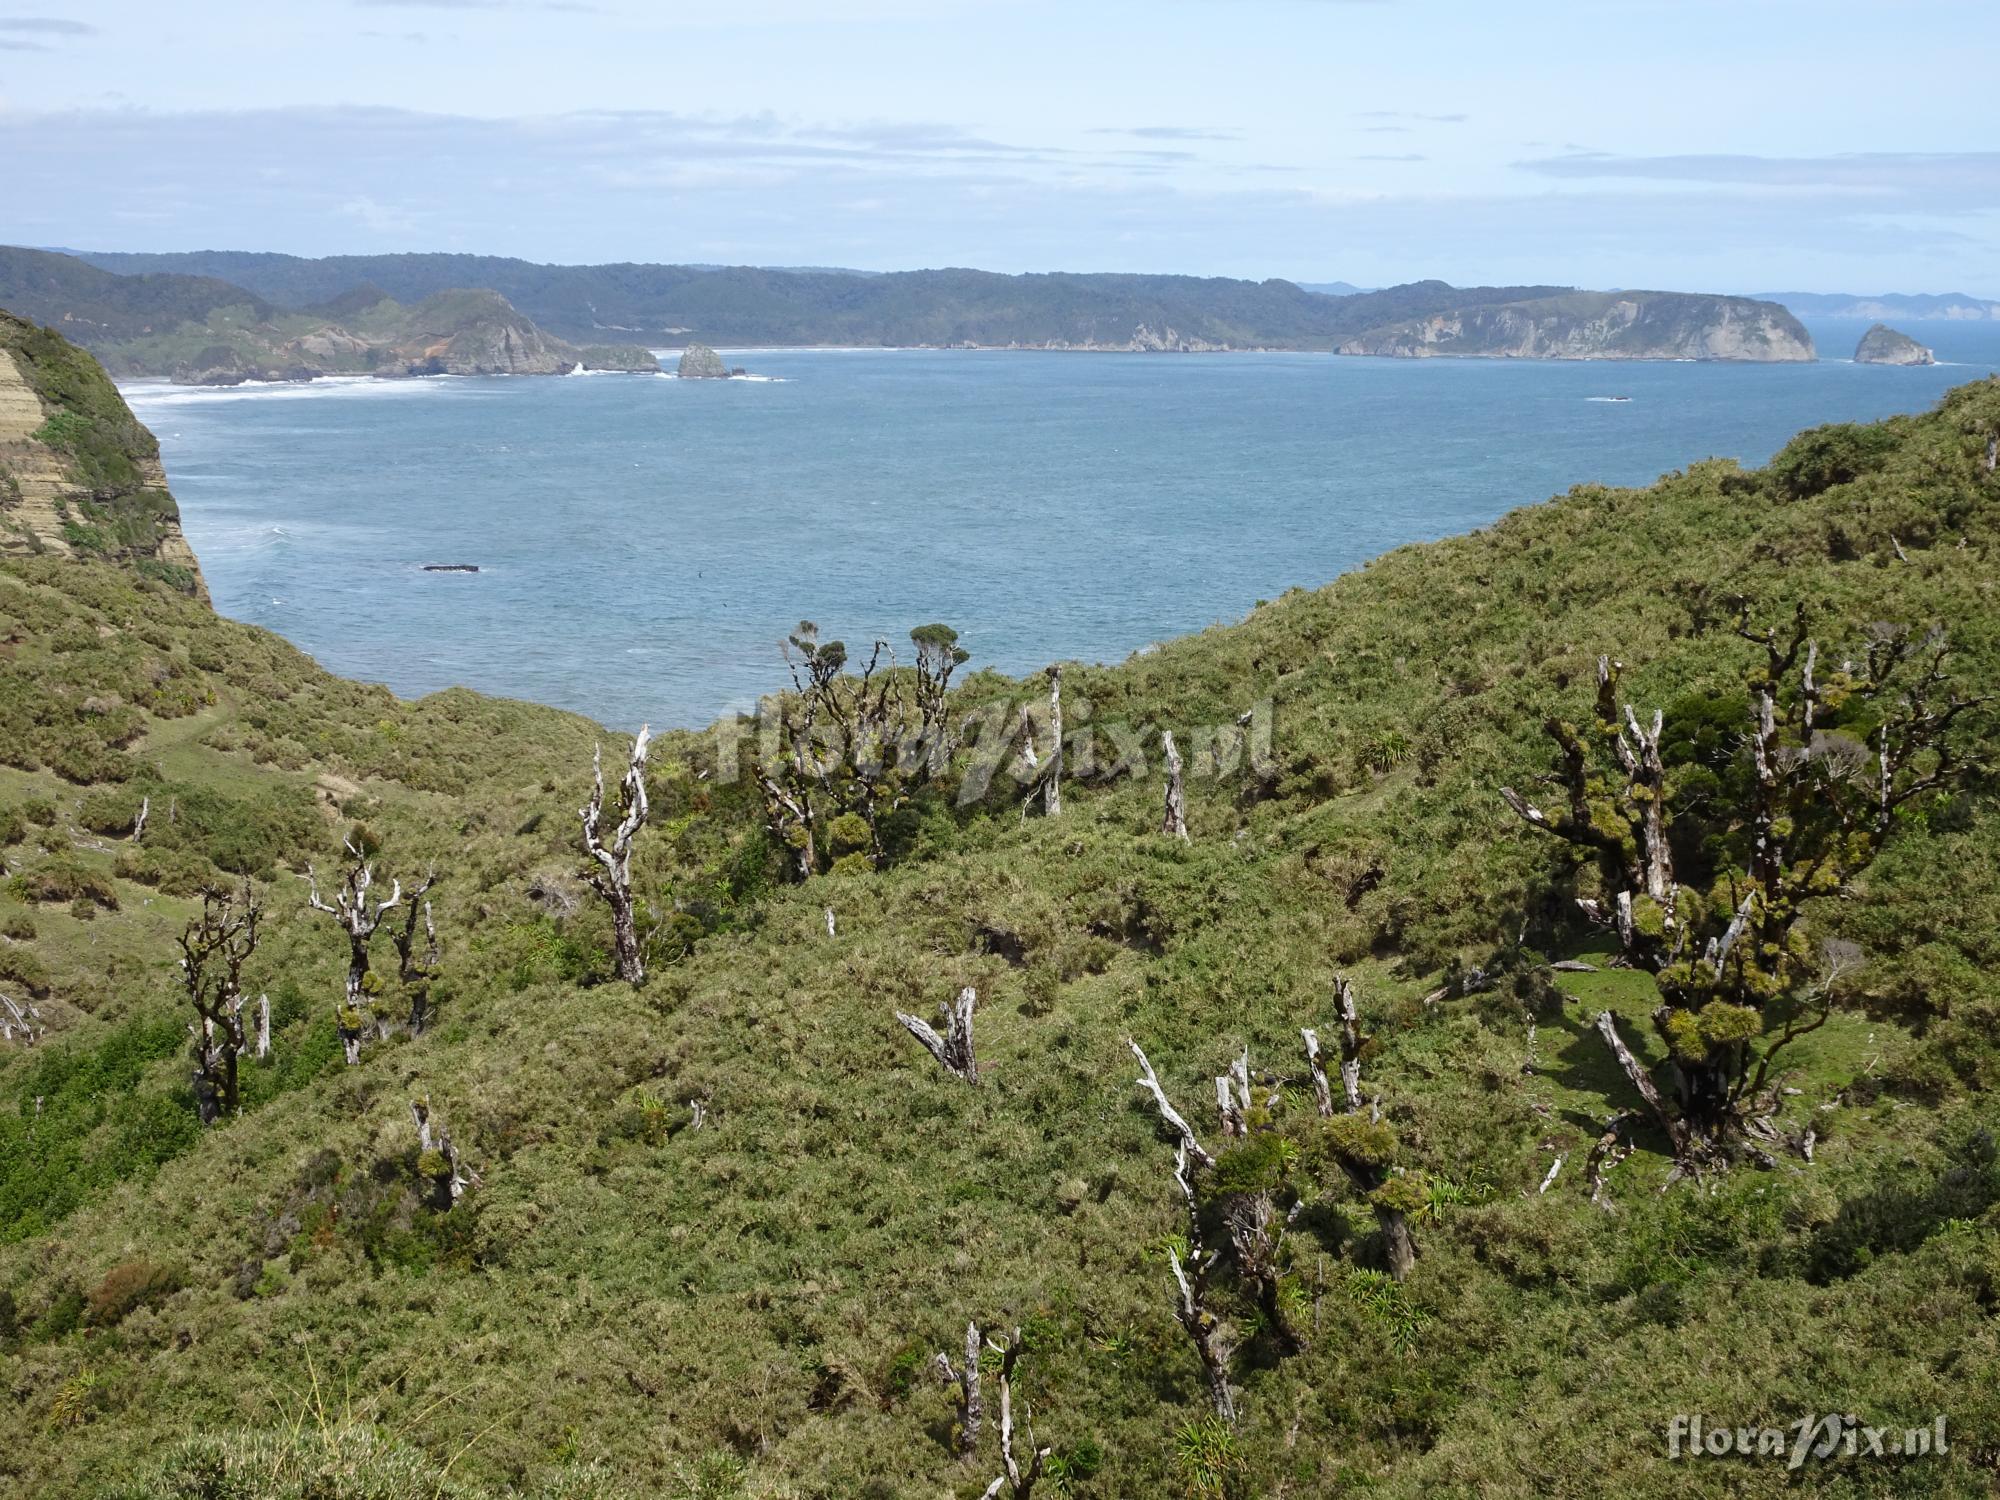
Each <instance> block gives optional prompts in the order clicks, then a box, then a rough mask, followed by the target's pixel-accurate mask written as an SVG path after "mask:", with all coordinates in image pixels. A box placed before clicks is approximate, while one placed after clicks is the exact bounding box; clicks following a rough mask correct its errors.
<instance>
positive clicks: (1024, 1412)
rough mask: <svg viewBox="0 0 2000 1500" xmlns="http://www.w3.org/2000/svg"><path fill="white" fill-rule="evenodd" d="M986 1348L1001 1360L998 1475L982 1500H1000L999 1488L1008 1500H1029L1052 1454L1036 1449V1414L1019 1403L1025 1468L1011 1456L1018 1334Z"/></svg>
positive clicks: (1012, 1450)
mask: <svg viewBox="0 0 2000 1500" xmlns="http://www.w3.org/2000/svg"><path fill="white" fill-rule="evenodd" d="M986 1347H987V1348H989V1349H991V1350H992V1351H993V1352H994V1353H996V1354H998V1355H999V1356H1000V1474H999V1477H998V1478H996V1479H995V1480H994V1481H993V1483H991V1484H989V1485H988V1486H987V1487H986V1494H985V1497H984V1500H999V1495H1000V1487H1001V1486H1002V1485H1006V1486H1008V1495H1009V1496H1010V1497H1011V1500H1030V1497H1031V1496H1032V1495H1033V1494H1034V1491H1035V1485H1036V1483H1037V1481H1039V1480H1040V1479H1041V1477H1042V1470H1043V1467H1044V1466H1045V1465H1046V1464H1047V1463H1048V1461H1049V1454H1050V1453H1051V1452H1053V1451H1054V1450H1053V1449H1051V1448H1044V1447H1037V1446H1036V1444H1035V1414H1034V1412H1033V1411H1032V1410H1030V1409H1029V1407H1028V1404H1027V1403H1026V1402H1025V1401H1024V1402H1022V1403H1021V1430H1022V1434H1023V1436H1024V1437H1025V1438H1026V1439H1027V1447H1028V1453H1029V1458H1028V1466H1027V1468H1025V1469H1023V1468H1022V1467H1021V1464H1020V1460H1018V1459H1017V1458H1015V1456H1014V1366H1015V1365H1016V1364H1017V1363H1018V1362H1019V1360H1020V1358H1021V1330H1020V1329H1018V1328H1016V1329H1015V1330H1014V1333H1013V1337H1011V1338H1010V1339H1008V1341H1007V1342H1006V1343H1005V1344H998V1343H995V1342H994V1341H993V1340H992V1339H988V1340H987V1341H986Z"/></svg>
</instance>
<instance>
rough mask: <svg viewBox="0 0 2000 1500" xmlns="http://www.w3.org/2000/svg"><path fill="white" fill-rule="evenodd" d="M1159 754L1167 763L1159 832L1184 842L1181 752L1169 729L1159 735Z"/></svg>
mask: <svg viewBox="0 0 2000 1500" xmlns="http://www.w3.org/2000/svg"><path fill="white" fill-rule="evenodd" d="M1160 754H1161V755H1162V756H1163V757H1164V758H1165V760H1166V763H1167V807H1166V815H1165V817H1164V818H1162V820H1161V822H1160V832H1162V833H1164V834H1167V835H1169V836H1171V837H1173V838H1177V839H1179V840H1180V841H1181V842H1182V843H1186V842H1187V836H1188V828H1187V788H1186V787H1185V786H1184V785H1183V783H1182V780H1181V752H1180V750H1179V749H1178V748H1177V747H1176V746H1175V745H1174V732H1173V731H1172V730H1171V729H1169V730H1167V731H1166V732H1165V733H1163V734H1162V735H1161V736H1160Z"/></svg>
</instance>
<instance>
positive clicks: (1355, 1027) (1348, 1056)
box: [1333, 977, 1361, 1114]
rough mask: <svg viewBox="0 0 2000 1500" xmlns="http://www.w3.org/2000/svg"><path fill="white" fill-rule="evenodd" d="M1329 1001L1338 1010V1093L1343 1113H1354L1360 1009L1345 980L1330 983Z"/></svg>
mask: <svg viewBox="0 0 2000 1500" xmlns="http://www.w3.org/2000/svg"><path fill="white" fill-rule="evenodd" d="M1333 998H1334V1003H1335V1004H1336V1005H1337V1006H1338V1007H1339V1010H1340V1090H1341V1093H1342V1094H1344V1095H1345V1096H1346V1098H1347V1112H1348V1113H1349V1114H1355V1113H1358V1112H1359V1110H1360V1109H1361V1010H1360V1007H1359V1005H1358V1004H1357V1003H1356V1001H1355V998H1354V986H1353V985H1352V984H1349V983H1348V982H1347V980H1346V978H1345V977H1342V978H1339V979H1336V980H1334V982H1333Z"/></svg>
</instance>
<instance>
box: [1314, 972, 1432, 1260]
mask: <svg viewBox="0 0 2000 1500" xmlns="http://www.w3.org/2000/svg"><path fill="white" fill-rule="evenodd" d="M1333 988H1334V1002H1335V1005H1336V1007H1337V1009H1338V1011H1339V1013H1340V1091H1341V1098H1342V1102H1343V1103H1344V1104H1345V1106H1346V1107H1345V1109H1344V1110H1336V1109H1335V1107H1334V1098H1333V1085H1332V1083H1331V1082H1330V1081H1329V1080H1328V1078H1327V1075H1326V1063H1325V1060H1324V1058H1323V1057H1322V1055H1321V1052H1320V1045H1319V1037H1318V1036H1317V1034H1315V1033H1314V1032H1313V1031H1312V1030H1311V1029H1310V1028H1305V1029H1302V1030H1301V1031H1300V1033H1299V1035H1300V1036H1301V1037H1303V1038H1304V1040H1305V1050H1306V1067H1307V1069H1308V1070H1309V1071H1310V1072H1311V1074H1312V1080H1313V1102H1314V1103H1315V1105H1317V1107H1318V1109H1319V1114H1320V1118H1321V1119H1323V1120H1325V1121H1327V1122H1328V1125H1329V1127H1330V1128H1329V1129H1328V1131H1327V1135H1326V1140H1327V1147H1328V1152H1329V1154H1330V1155H1331V1156H1332V1157H1333V1159H1334V1161H1335V1162H1336V1163H1337V1164H1338V1165H1339V1167H1340V1169H1341V1171H1342V1172H1344V1173H1345V1174H1346V1175H1347V1177H1348V1180H1349V1181H1351V1182H1352V1183H1353V1184H1354V1186H1355V1187H1356V1188H1357V1189H1358V1190H1359V1191H1361V1192H1362V1193H1363V1194H1365V1195H1366V1196H1367V1198H1368V1204H1369V1207H1371V1208H1372V1209H1374V1211H1375V1223H1376V1226H1377V1227H1378V1228H1379V1229H1380V1230H1381V1234H1382V1255H1383V1259H1384V1260H1385V1261H1387V1262H1388V1266H1389V1274H1390V1275H1391V1276H1393V1277H1394V1278H1395V1279H1396V1280H1398V1281H1402V1280H1405V1279H1406V1278H1407V1277H1408V1276H1409V1274H1410V1272H1411V1271H1413V1270H1414V1269H1416V1264H1417V1246H1416V1241H1415V1239H1414V1238H1413V1237H1412V1236H1411V1234H1410V1213H1411V1211H1412V1209H1413V1207H1415V1206H1417V1205H1415V1204H1413V1203H1412V1201H1411V1190H1410V1187H1409V1186H1408V1184H1409V1182H1410V1179H1407V1178H1404V1177H1399V1176H1398V1175H1397V1174H1396V1173H1395V1172H1394V1171H1392V1169H1391V1167H1390V1159H1391V1157H1392V1156H1393V1154H1394V1151H1395V1146H1396V1137H1395V1132H1394V1131H1393V1130H1391V1129H1390V1128H1389V1127H1388V1126H1387V1125H1384V1124H1383V1123H1382V1122H1381V1120H1380V1118H1379V1110H1378V1109H1377V1108H1375V1107H1373V1106H1371V1107H1370V1109H1369V1111H1368V1114H1367V1116H1366V1117H1364V1116H1363V1114H1362V1111H1361V1052H1362V1048H1363V1047H1364V1046H1365V1045H1366V1039H1365V1038H1364V1037H1363V1036H1362V1035H1361V1018H1360V1010H1359V1007H1358V1006H1357V1005H1356V1004H1355V999H1354V986H1353V985H1351V984H1349V983H1348V982H1347V980H1346V979H1345V978H1337V979H1335V980H1334V982H1333Z"/></svg>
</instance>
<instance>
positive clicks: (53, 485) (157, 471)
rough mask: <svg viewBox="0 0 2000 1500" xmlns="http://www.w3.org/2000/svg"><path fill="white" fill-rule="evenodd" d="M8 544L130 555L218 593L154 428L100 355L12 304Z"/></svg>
mask: <svg viewBox="0 0 2000 1500" xmlns="http://www.w3.org/2000/svg"><path fill="white" fill-rule="evenodd" d="M0 552H4V553H12V554H16V555H27V556H39V555H44V554H48V555H54V556H57V557H95V558H105V559H111V560H117V561H122V562H127V563H130V564H131V565H132V566H133V567H135V568H137V569H139V570H140V571H142V572H144V573H145V574H146V575H147V576H149V577H152V578H155V579H157V580H159V581H161V582H162V583H164V584H166V585H167V586H169V587H171V588H174V589H177V590H179V591H181V592H184V593H189V594H194V595H196V596H198V597H201V598H204V599H205V598H206V597H207V594H206V590H205V589H204V587H203V585H202V579H201V569H200V567H199V565H198V564H197V563H196V562H195V556H194V553H193V552H192V551H191V550H189V548H188V545H187V541H186V539H185V538H184V537H183V536H182V535H181V527H180V511H179V509H178V507H176V506H175V504H174V498H173V496H172V495H171V494H169V493H168V492H167V480H166V475H165V473H164V472H163V471H162V469H161V467H160V448H159V444H158V443H156V442H155V441H154V440H153V435H152V434H151V433H150V432H148V431H147V430H146V429H145V428H144V427H143V426H141V425H140V423H139V422H138V420H137V419H136V418H135V417H133V415H132V413H131V410H130V408H128V407H127V406H126V405H125V403H124V401H123V400H122V399H121V398H120V397H119V395H118V391H117V389H116V387H114V386H113V385H112V384H111V381H110V379H109V378H108V377H107V376H106V375H105V373H104V370H103V368H102V367H101V366H100V365H99V364H98V363H97V361H96V360H94V359H92V358H91V357H90V356H89V355H88V354H86V353H85V352H84V351H83V350H81V349H78V348H77V347H76V346H75V345H73V344H71V343H69V342H68V341H66V340H65V339H63V338H61V337H60V336H59V335H57V334H56V333H54V332H53V331H52V330H50V329H47V328H38V327H36V326H35V325H34V324H33V323H29V322H26V321H24V320H23V319H20V318H17V317H15V316H13V315H12V314H11V313H8V312H4V311H0Z"/></svg>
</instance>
